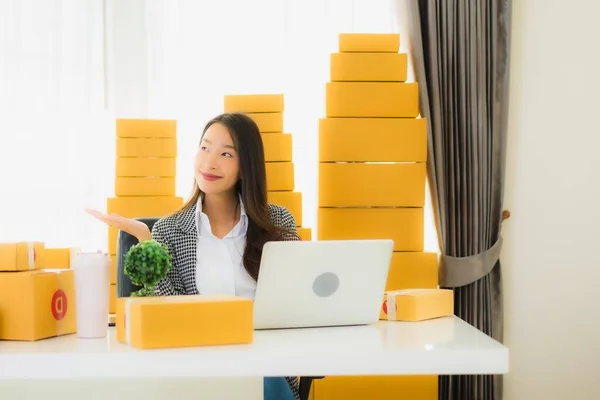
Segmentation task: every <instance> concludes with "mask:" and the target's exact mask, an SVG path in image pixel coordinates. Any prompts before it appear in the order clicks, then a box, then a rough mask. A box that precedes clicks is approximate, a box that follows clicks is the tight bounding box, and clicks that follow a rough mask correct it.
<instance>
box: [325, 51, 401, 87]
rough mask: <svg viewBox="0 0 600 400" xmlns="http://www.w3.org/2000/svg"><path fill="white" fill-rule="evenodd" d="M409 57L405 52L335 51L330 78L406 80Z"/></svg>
mask: <svg viewBox="0 0 600 400" xmlns="http://www.w3.org/2000/svg"><path fill="white" fill-rule="evenodd" d="M407 59H408V57H407V54H404V53H402V54H398V53H333V54H331V55H330V78H331V81H333V82H343V81H349V82H352V81H355V82H404V81H406V76H407V73H408V66H407Z"/></svg>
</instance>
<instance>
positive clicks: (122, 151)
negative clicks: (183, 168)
mask: <svg viewBox="0 0 600 400" xmlns="http://www.w3.org/2000/svg"><path fill="white" fill-rule="evenodd" d="M115 161H116V165H115V197H111V198H108V199H107V201H106V210H107V213H108V214H113V213H114V214H118V215H121V216H123V217H126V218H143V217H158V218H160V217H164V216H166V215H169V214H170V213H172V212H174V211H176V210H177V209H179V208H180V207H181V206H182V205H183V198H181V197H177V196H175V177H176V172H177V171H176V164H177V122H176V121H173V120H150V119H118V120H117V121H116V160H115ZM117 234H118V230H117V229H116V228H114V227H109V228H108V253H109V254H110V256H111V260H112V266H111V277H110V286H111V287H110V289H111V291H110V293H111V294H110V306H109V313H110V314H114V313H115V299H116V272H117V267H116V255H117V251H118V249H117Z"/></svg>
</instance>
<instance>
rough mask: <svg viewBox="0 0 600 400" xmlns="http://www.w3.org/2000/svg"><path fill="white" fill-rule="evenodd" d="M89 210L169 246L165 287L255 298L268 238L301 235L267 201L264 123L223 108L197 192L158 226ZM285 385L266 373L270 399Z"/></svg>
mask: <svg viewBox="0 0 600 400" xmlns="http://www.w3.org/2000/svg"><path fill="white" fill-rule="evenodd" d="M88 212H89V213H91V214H92V215H94V216H95V217H96V218H98V219H100V220H102V221H104V222H105V223H108V224H109V225H112V226H115V227H116V228H118V229H120V230H122V231H125V232H128V233H130V234H131V235H133V236H135V237H137V238H138V239H139V240H140V241H143V240H148V239H154V240H156V241H158V242H161V243H165V244H166V245H167V246H168V248H169V251H170V253H171V254H172V256H173V266H172V268H171V270H170V272H169V273H168V276H167V277H166V278H165V279H164V280H163V281H161V282H160V283H159V284H158V285H157V294H158V295H167V296H168V295H188V294H229V295H237V296H243V297H247V298H250V299H254V292H255V289H256V281H257V278H258V270H259V265H260V259H261V254H262V248H263V245H264V244H265V243H266V242H268V241H278V240H300V238H299V236H298V233H297V230H296V222H295V220H294V218H293V216H292V215H291V214H290V213H289V211H288V210H287V209H285V208H284V207H282V206H279V205H275V204H269V203H268V202H267V179H266V172H265V156H264V149H263V143H262V139H261V136H260V133H259V130H258V126H257V125H256V123H255V122H254V121H253V120H252V119H251V118H250V117H248V116H246V115H244V114H240V113H229V114H222V115H219V116H217V117H215V118H214V119H212V120H211V121H209V122H208V124H207V125H206V127H205V128H204V132H203V134H202V138H201V140H200V145H199V146H198V152H197V154H196V158H195V182H194V191H193V193H192V196H191V198H190V199H189V200H188V201H187V203H186V204H185V205H184V206H183V207H182V208H181V209H180V210H178V211H177V212H175V213H174V214H173V215H170V216H167V217H165V218H162V219H160V220H159V221H157V222H156V223H155V224H154V227H153V228H152V232H150V230H149V229H148V227H147V226H146V225H145V224H144V223H142V222H139V221H136V220H134V219H128V218H123V217H121V216H119V215H104V214H102V213H99V212H97V211H93V210H88ZM285 379H286V381H287V384H288V386H289V396H288V397H289V398H290V399H293V398H296V399H297V398H298V382H297V379H296V378H295V377H294V378H285ZM278 385H279V382H278V381H276V380H273V379H267V380H265V399H268V398H274V397H273V396H272V395H273V394H274V393H270V394H269V393H268V392H269V391H271V390H273V391H276V390H277V389H276V387H277V386H278ZM279 386H280V385H279ZM286 389H287V388H286ZM277 391H278V392H279V393H280V390H277ZM278 396H279V397H277V398H282V397H281V395H280V394H278ZM284 399H285V397H284Z"/></svg>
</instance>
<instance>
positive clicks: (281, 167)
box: [265, 162, 295, 191]
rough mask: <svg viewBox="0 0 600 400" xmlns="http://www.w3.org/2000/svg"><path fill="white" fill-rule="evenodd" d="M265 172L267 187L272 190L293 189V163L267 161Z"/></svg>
mask: <svg viewBox="0 0 600 400" xmlns="http://www.w3.org/2000/svg"><path fill="white" fill-rule="evenodd" d="M265 169H266V172H267V189H268V190H272V191H293V190H294V183H295V182H294V163H291V162H268V163H265Z"/></svg>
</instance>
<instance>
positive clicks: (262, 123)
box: [247, 112, 283, 133]
mask: <svg viewBox="0 0 600 400" xmlns="http://www.w3.org/2000/svg"><path fill="white" fill-rule="evenodd" d="M247 115H248V116H249V117H250V118H252V120H253V121H254V122H256V125H257V126H258V130H259V131H260V132H261V133H263V132H280V133H282V132H283V113H282V112H266V113H248V114H247Z"/></svg>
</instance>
